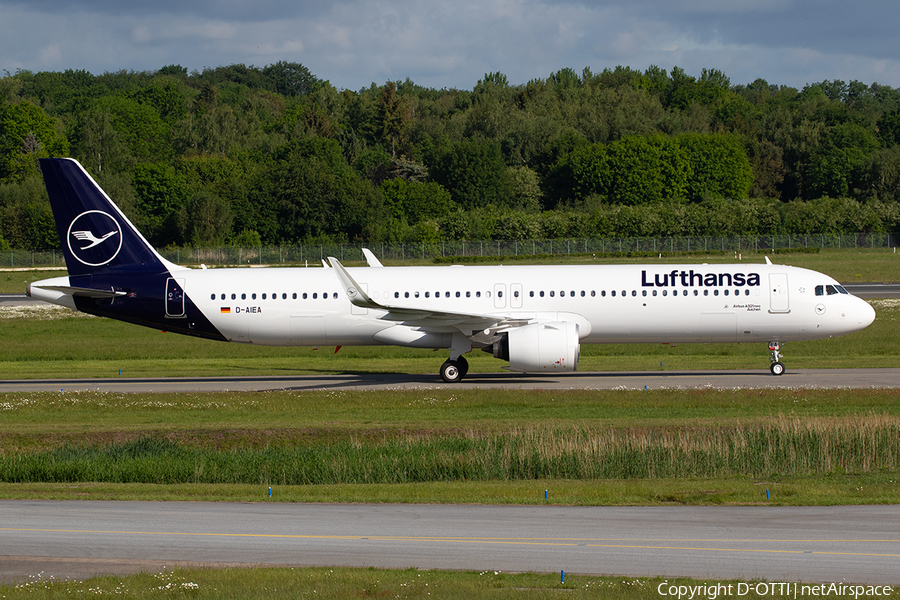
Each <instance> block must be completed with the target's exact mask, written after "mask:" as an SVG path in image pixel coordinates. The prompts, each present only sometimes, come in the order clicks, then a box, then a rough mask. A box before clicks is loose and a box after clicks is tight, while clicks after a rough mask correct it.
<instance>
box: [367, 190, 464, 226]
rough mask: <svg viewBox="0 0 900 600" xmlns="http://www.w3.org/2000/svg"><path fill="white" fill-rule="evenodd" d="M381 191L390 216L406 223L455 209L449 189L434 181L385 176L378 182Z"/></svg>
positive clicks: (431, 217)
mask: <svg viewBox="0 0 900 600" xmlns="http://www.w3.org/2000/svg"><path fill="white" fill-rule="evenodd" d="M381 193H382V194H383V195H384V200H385V207H386V208H387V209H388V210H389V211H390V214H391V216H392V217H393V218H394V219H396V220H397V221H401V222H403V221H405V222H406V223H408V224H409V225H415V224H417V223H419V222H420V221H424V220H426V219H439V218H441V217H443V216H444V215H446V214H448V213H450V212H452V211H454V210H455V209H456V207H455V205H454V203H453V200H451V199H450V193H449V192H448V191H447V190H445V189H444V188H443V187H441V185H440V184H439V183H435V182H434V181H429V182H417V181H406V180H404V179H389V180H387V181H385V182H383V183H382V184H381Z"/></svg>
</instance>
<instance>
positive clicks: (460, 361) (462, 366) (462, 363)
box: [456, 356, 469, 378]
mask: <svg viewBox="0 0 900 600" xmlns="http://www.w3.org/2000/svg"><path fill="white" fill-rule="evenodd" d="M456 364H457V366H458V367H459V371H460V372H461V373H462V375H460V378H462V377H465V376H466V375H467V374H468V373H469V361H467V360H466V359H465V357H464V356H460V357H459V358H457V359H456Z"/></svg>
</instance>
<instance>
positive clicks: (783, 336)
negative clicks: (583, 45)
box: [28, 159, 875, 382]
mask: <svg viewBox="0 0 900 600" xmlns="http://www.w3.org/2000/svg"><path fill="white" fill-rule="evenodd" d="M41 169H42V171H43V173H44V181H45V183H46V186H47V192H48V193H49V196H50V202H51V205H52V207H53V213H54V217H55V219H56V226H57V230H58V232H59V235H60V240H61V242H62V248H63V250H64V254H65V257H66V266H67V269H68V273H69V274H68V276H66V277H57V278H54V279H47V280H44V281H38V282H35V283H32V284H31V285H29V286H28V294H29V296H31V297H33V298H38V299H41V300H45V301H47V302H52V303H55V304H61V305H63V306H67V307H70V308H73V309H77V310H80V311H82V312H86V313H91V314H94V315H100V316H104V317H110V318H113V319H119V320H122V321H127V322H130V323H136V324H139V325H145V326H148V327H154V328H158V329H164V330H167V331H172V332H177V333H183V334H186V335H193V336H198V337H204V338H209V339H214V340H222V341H230V342H241V343H245V344H263V345H276V346H321V345H333V346H350V345H379V344H387V345H397V346H406V347H413V348H445V349H449V350H450V357H449V359H448V360H447V361H446V362H444V363H443V365H442V366H441V368H440V376H441V378H442V379H443V380H444V381H446V382H454V381H459V380H461V379H462V378H463V377H464V376H465V375H466V371H467V370H468V363H467V362H466V359H465V358H464V357H463V355H464V354H465V353H467V352H469V351H471V350H472V349H474V348H480V349H482V350H485V351H487V352H491V353H493V355H494V356H495V357H497V358H501V359H503V360H506V361H509V369H511V370H513V371H522V372H540V373H561V372H567V371H574V370H575V369H576V367H577V366H578V357H579V351H580V345H581V344H582V343H588V344H603V343H672V344H674V343H687V342H700V343H702V342H767V343H768V348H769V351H770V353H771V371H772V373H773V374H775V375H781V374H782V373H783V372H784V365H783V364H782V362H781V353H780V350H781V346H782V345H783V344H784V343H785V342H792V341H799V340H813V339H820V338H829V337H833V336H838V335H844V334H847V333H851V332H854V331H858V330H860V329H863V328H865V327H867V326H868V325H869V324H870V323H872V321H873V320H874V319H875V311H874V310H873V309H872V307H871V306H869V304H868V303H866V302H865V301H863V300H861V299H859V298H857V297H855V296H852V295H850V294H849V293H847V291H846V290H845V289H844V288H843V287H841V286H840V284H838V282H837V281H835V280H834V279H832V278H831V277H828V276H827V275H823V274H821V273H817V272H815V271H810V270H807V269H801V268H797V267H788V266H781V265H773V264H772V263H771V262H770V261H769V260H768V259H766V263H765V264H724V265H707V264H694V265H691V264H685V265H633V266H632V265H617V266H442V267H436V266H431V267H385V266H383V265H382V264H381V263H380V262H379V261H378V259H377V258H375V256H374V255H373V254H372V253H371V252H369V251H365V256H366V258H367V261H368V263H369V265H370V266H368V267H358V268H345V267H344V266H343V265H342V264H341V263H340V262H339V261H338V260H337V259H335V258H329V259H328V264H327V265H323V266H325V267H330V268H321V267H316V268H262V269H249V268H237V269H234V268H231V269H224V268H223V269H205V268H203V269H189V268H185V267H181V266H177V265H174V264H172V263H170V262H169V261H167V260H165V259H164V258H162V257H161V256H160V255H159V254H158V253H157V252H156V251H155V250H154V249H153V247H152V246H151V245H150V244H149V243H148V242H147V241H146V240H145V239H144V237H143V236H142V235H141V234H140V233H139V232H138V231H137V229H135V227H134V226H133V225H132V224H131V223H130V222H129V220H128V219H127V218H126V217H125V215H124V214H123V213H122V212H121V211H120V210H119V209H118V207H116V205H115V204H114V203H113V202H112V201H111V200H110V199H109V197H108V196H107V195H106V194H105V193H104V192H103V190H101V189H100V187H99V186H98V185H97V184H96V182H95V181H94V180H93V178H91V176H90V175H88V173H87V172H86V171H85V170H84V169H83V168H82V166H81V165H80V164H79V163H78V162H77V161H75V160H73V159H42V160H41ZM81 241H90V242H91V243H90V244H88V245H87V246H85V245H83V244H82V243H80V242H81Z"/></svg>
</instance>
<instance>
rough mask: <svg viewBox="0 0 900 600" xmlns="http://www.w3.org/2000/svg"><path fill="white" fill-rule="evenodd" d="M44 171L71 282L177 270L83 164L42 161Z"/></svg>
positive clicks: (74, 161) (64, 161)
mask: <svg viewBox="0 0 900 600" xmlns="http://www.w3.org/2000/svg"><path fill="white" fill-rule="evenodd" d="M41 171H43V174H44V184H45V185H46V186H47V194H48V195H49V196H50V206H51V207H52V209H53V217H54V219H55V220H56V231H57V233H58V234H59V240H60V244H61V245H62V250H63V254H64V255H65V257H66V267H67V269H68V271H69V276H70V277H72V276H75V277H78V276H82V275H93V274H95V273H98V272H101V271H115V272H122V271H127V272H145V273H147V272H150V273H160V272H164V271H167V270H169V269H170V268H171V267H174V266H175V265H172V264H171V263H169V262H168V261H166V260H165V259H163V258H162V257H161V256H160V255H159V254H157V253H156V251H155V250H154V249H153V247H152V246H150V244H149V243H148V242H147V240H146V239H144V236H142V235H141V234H140V232H139V231H138V230H137V229H136V228H135V227H134V225H132V224H131V221H129V220H128V218H127V217H126V216H125V215H124V214H123V213H122V211H121V210H119V207H117V206H116V205H115V204H114V203H113V202H112V200H110V199H109V196H107V195H106V193H105V192H104V191H103V190H102V189H100V186H99V185H97V182H95V181H94V179H93V178H92V177H91V176H90V175H88V173H87V171H85V170H84V168H83V167H82V166H81V164H79V163H78V161H76V160H74V159H72V158H43V159H41Z"/></svg>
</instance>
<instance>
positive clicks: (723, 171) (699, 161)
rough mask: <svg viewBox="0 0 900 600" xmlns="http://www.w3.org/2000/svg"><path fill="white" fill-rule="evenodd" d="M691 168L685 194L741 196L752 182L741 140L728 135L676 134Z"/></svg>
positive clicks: (693, 197)
mask: <svg viewBox="0 0 900 600" xmlns="http://www.w3.org/2000/svg"><path fill="white" fill-rule="evenodd" d="M676 142H677V143H678V146H679V147H680V148H681V149H682V150H684V152H685V157H686V158H687V161H688V163H689V164H690V168H691V175H690V179H689V182H688V186H687V190H686V192H687V196H688V198H689V199H690V200H694V201H698V200H702V199H703V198H707V197H711V196H712V197H723V198H732V199H736V200H743V199H744V198H746V197H747V195H748V193H749V192H750V187H751V186H752V185H753V170H752V168H751V166H750V161H749V160H748V158H747V153H746V152H745V151H744V146H743V144H742V143H741V140H740V139H738V138H737V137H735V136H732V135H724V134H716V135H700V134H696V133H690V134H682V135H680V136H678V137H677V138H676Z"/></svg>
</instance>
